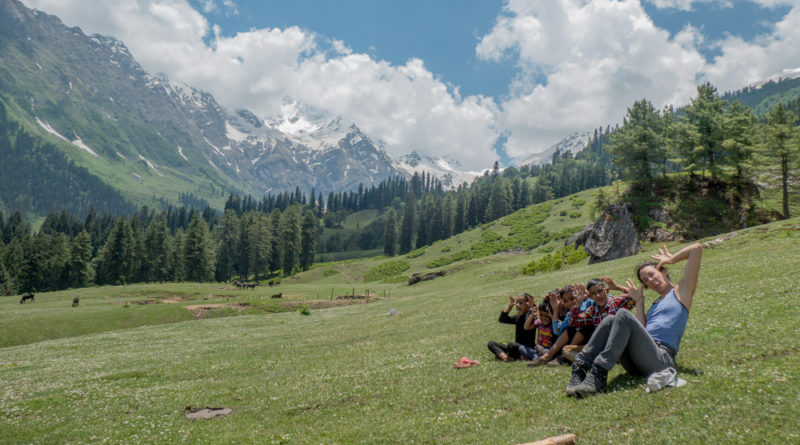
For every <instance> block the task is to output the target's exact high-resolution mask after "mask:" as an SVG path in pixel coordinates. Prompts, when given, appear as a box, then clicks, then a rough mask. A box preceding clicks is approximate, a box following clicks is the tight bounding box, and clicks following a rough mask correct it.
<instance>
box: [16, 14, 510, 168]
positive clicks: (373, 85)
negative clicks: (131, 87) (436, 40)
mask: <svg viewBox="0 0 800 445" xmlns="http://www.w3.org/2000/svg"><path fill="white" fill-rule="evenodd" d="M25 3H26V4H27V5H28V6H30V7H35V8H38V9H41V10H43V11H45V12H48V13H50V14H55V15H57V16H59V17H60V18H62V20H63V21H64V22H65V23H67V24H68V25H70V26H74V25H78V26H81V27H82V28H83V29H84V30H85V32H87V33H100V34H107V35H113V36H115V37H116V38H118V39H120V40H122V41H123V42H125V44H126V45H127V46H128V47H129V49H130V51H131V53H132V54H133V55H134V57H135V58H136V59H137V61H139V62H140V63H141V64H142V66H143V67H144V68H145V69H146V70H147V71H149V72H162V73H166V74H167V75H168V76H169V77H170V78H172V79H175V80H180V81H183V82H186V83H188V84H190V85H192V86H195V87H197V88H201V89H203V90H206V91H209V92H211V93H212V94H214V96H215V97H216V98H217V99H218V100H219V101H220V103H222V104H223V105H224V106H228V107H232V108H247V109H250V110H252V111H254V112H256V113H257V114H260V115H262V116H269V115H274V114H276V113H277V112H278V111H279V109H280V101H281V99H282V98H283V97H284V96H286V95H291V96H293V97H295V98H296V99H298V100H300V101H303V102H306V103H308V104H309V105H312V106H314V107H317V108H322V109H326V110H330V111H332V112H335V113H338V114H342V115H343V116H345V117H346V118H347V119H349V120H352V121H354V122H356V123H357V124H358V125H359V127H361V128H362V129H363V130H364V131H365V132H366V133H367V134H368V135H370V136H371V137H373V138H374V139H377V140H380V141H383V142H384V143H385V144H386V149H387V151H389V153H390V154H392V155H395V156H397V155H400V154H404V153H408V152H410V151H411V150H419V151H421V152H425V153H428V154H431V155H451V156H453V157H455V158H458V159H460V160H461V161H462V164H463V165H464V166H465V167H466V168H470V169H479V168H487V167H489V166H491V164H492V163H493V162H494V160H495V159H497V155H496V154H495V153H494V152H493V151H492V148H491V147H492V144H493V142H494V141H495V140H496V138H497V136H498V134H499V133H498V131H497V130H496V129H495V127H494V122H495V119H496V114H497V109H496V106H495V104H494V101H493V100H492V99H490V98H484V97H479V96H470V97H460V96H459V94H458V92H457V90H454V89H453V88H448V86H447V85H446V84H445V83H444V82H442V81H441V80H440V79H438V78H437V77H436V76H435V75H434V74H433V73H431V72H430V71H428V70H427V69H426V68H425V66H424V64H423V63H422V61H420V60H416V59H412V60H409V61H408V62H407V63H406V64H405V65H402V66H395V65H392V64H389V63H387V62H385V61H381V60H375V59H374V58H372V57H370V56H369V55H366V54H355V53H353V52H352V50H351V49H350V48H349V47H348V46H347V45H346V44H345V43H344V42H340V41H333V42H323V41H321V39H319V38H318V36H316V35H315V34H313V33H311V32H309V31H306V30H301V29H300V28H297V27H290V28H286V29H253V30H250V31H248V32H242V33H239V34H236V35H235V36H232V37H224V36H220V29H219V27H218V26H216V25H214V26H211V25H210V24H209V23H208V21H207V20H206V18H205V17H203V16H202V15H201V14H200V13H199V12H198V11H196V10H195V9H193V8H192V7H191V5H189V3H188V2H187V1H185V0H118V1H115V2H109V1H106V0H81V1H80V2H79V1H78V0H70V1H65V0H25ZM78 3H80V7H78ZM223 5H224V6H226V7H228V8H234V9H235V4H233V3H232V2H230V1H229V0H225V1H223ZM212 6H213V7H214V8H216V3H213V4H212V3H211V1H210V0H209V1H208V2H205V3H203V7H212ZM204 39H205V41H204ZM206 41H210V43H209V44H206Z"/></svg>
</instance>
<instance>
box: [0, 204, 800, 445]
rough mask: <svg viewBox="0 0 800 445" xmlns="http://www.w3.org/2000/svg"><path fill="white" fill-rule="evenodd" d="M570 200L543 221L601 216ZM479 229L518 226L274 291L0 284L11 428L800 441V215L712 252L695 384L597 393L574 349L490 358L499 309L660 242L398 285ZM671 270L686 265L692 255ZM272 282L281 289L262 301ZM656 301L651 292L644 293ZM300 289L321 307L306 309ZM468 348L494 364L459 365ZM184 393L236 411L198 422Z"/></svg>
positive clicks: (72, 436)
mask: <svg viewBox="0 0 800 445" xmlns="http://www.w3.org/2000/svg"><path fill="white" fill-rule="evenodd" d="M576 199H580V198H573V199H563V200H561V202H558V203H556V204H554V205H553V207H552V208H551V209H550V210H549V216H548V218H547V219H546V220H545V221H543V222H542V223H541V224H543V225H548V224H552V227H553V228H557V227H559V225H558V224H557V222H558V221H555V220H554V218H555V219H559V218H561V219H564V221H563V223H564V224H568V225H572V224H573V223H574V224H575V225H577V226H580V225H582V224H585V222H588V221H589V218H588V215H585V214H582V215H581V216H580V217H573V218H570V216H569V212H570V211H572V209H576V208H578V209H580V211H581V212H582V213H588V204H586V205H585V207H583V206H582V205H576V203H575V202H574V201H575V200H576ZM586 201H590V200H589V199H586ZM561 210H566V211H567V212H566V216H564V215H561ZM485 230H497V231H498V232H503V231H504V230H508V229H507V228H505V229H504V228H503V227H502V225H501V224H495V225H494V226H493V227H488V228H484V229H477V230H474V231H471V232H467V233H463V234H461V235H458V236H456V237H454V238H451V239H449V240H446V241H442V242H439V243H436V244H434V245H433V246H430V247H428V248H426V249H425V251H424V253H421V254H420V252H417V253H415V254H414V255H409V256H411V257H413V258H409V257H408V256H401V257H395V258H391V259H389V258H383V259H372V260H357V261H346V262H341V263H327V264H321V265H318V266H316V267H314V268H313V269H312V270H310V271H308V272H305V273H303V274H300V275H298V276H297V277H294V278H289V279H284V280H283V282H282V283H281V285H280V287H279V288H268V287H265V286H262V287H259V288H257V289H255V290H253V291H244V290H241V291H240V290H236V289H235V288H234V287H233V286H231V285H229V284H224V283H211V284H192V283H180V284H149V285H135V286H121V287H99V288H88V289H77V290H69V291H62V292H53V293H46V294H39V295H37V296H36V302H35V303H34V304H25V305H21V304H19V297H18V296H17V297H0V432H1V433H0V437H1V438H2V439H0V442H3V443H47V444H50V443H104V442H108V443H181V442H187V443H248V442H252V443H520V442H527V441H533V440H537V439H541V438H545V437H549V436H554V435H559V434H564V433H574V434H576V435H577V436H578V438H579V441H580V443H753V442H757V443H762V442H775V443H787V442H794V443H797V442H800V432H798V429H797V427H796V423H797V422H796V418H797V415H798V413H800V389H798V385H797V382H798V381H800V355H798V352H800V340H798V339H799V338H800V336H799V335H798V334H800V319H798V316H797V314H798V313H800V290H798V289H800V282H799V281H798V275H797V271H798V270H800V255H798V252H800V219H792V220H789V221H781V222H776V223H773V224H769V225H765V226H759V227H753V228H749V229H745V230H741V231H739V232H737V233H736V235H735V236H732V237H731V238H730V239H729V240H726V241H724V242H721V243H719V244H717V245H715V246H714V247H713V248H708V249H706V250H705V251H704V254H703V268H702V271H701V276H700V284H699V287H698V290H697V293H696V298H695V304H694V306H693V308H692V313H691V316H690V321H689V325H688V327H687V330H686V334H685V336H684V338H683V341H682V343H681V351H680V353H679V355H678V358H677V361H678V364H679V369H678V371H679V373H680V375H681V376H682V377H683V378H684V379H686V380H687V381H688V385H686V386H685V387H682V388H673V389H668V390H664V391H661V392H658V393H655V394H647V393H645V392H644V380H642V379H632V378H630V377H629V376H627V375H626V374H623V373H622V372H621V368H620V367H615V368H614V370H612V372H611V373H610V375H609V382H610V386H611V391H610V393H608V394H604V395H600V396H597V397H593V398H589V399H585V400H576V399H572V398H567V397H565V396H564V388H565V386H566V384H567V381H568V379H569V368H568V367H566V366H564V367H558V368H552V367H539V368H535V369H531V368H528V367H526V366H525V365H524V364H521V363H501V362H497V361H494V360H493V359H492V355H491V354H490V352H489V351H488V350H487V349H486V342H487V341H488V340H498V341H508V340H510V339H512V338H513V327H512V326H509V325H502V324H500V323H498V322H497V317H498V315H499V313H500V311H501V310H502V309H503V308H504V307H505V306H506V304H507V302H508V295H511V294H517V293H519V292H521V291H527V292H530V293H533V294H537V295H541V294H543V293H545V292H546V291H547V290H549V289H552V288H553V287H555V286H561V285H565V284H568V283H571V282H575V281H582V282H585V281H586V280H588V279H590V278H593V277H597V276H601V275H610V276H612V277H614V278H615V279H616V280H617V281H623V280H624V279H625V278H627V277H631V278H633V269H634V267H635V265H636V264H637V263H639V262H641V261H643V260H645V259H647V258H649V255H650V254H652V253H653V252H654V251H655V248H656V246H652V245H646V246H645V247H644V250H643V251H642V253H640V254H639V255H637V256H635V257H630V258H625V259H622V260H618V261H612V262H607V263H601V264H596V265H592V266H588V265H586V264H585V261H584V262H583V263H581V264H578V265H573V266H568V267H565V268H564V269H561V270H558V271H555V272H549V273H542V274H537V275H534V276H525V275H522V274H521V269H522V267H523V266H524V265H525V264H526V263H528V262H529V261H531V260H532V259H535V258H538V257H539V256H541V255H542V254H543V252H544V251H549V250H550V249H552V248H554V247H557V246H558V245H559V244H563V241H551V242H549V243H545V244H541V245H540V246H539V247H537V248H536V249H534V250H532V251H531V252H527V253H523V254H520V253H519V252H513V253H503V254H497V255H490V256H485V257H481V258H475V259H468V260H462V261H456V262H453V263H451V264H449V265H447V266H444V267H442V268H443V269H446V270H448V274H447V275H446V276H444V277H442V278H438V279H436V280H433V281H426V282H422V283H419V284H416V285H414V286H408V285H407V284H405V282H404V281H405V279H406V278H407V277H408V276H409V275H411V273H413V272H419V271H430V270H433V269H432V268H429V267H428V265H429V264H430V263H431V262H432V261H434V260H436V259H438V258H440V257H442V256H446V255H452V254H453V253H455V252H457V251H459V250H463V249H466V248H468V247H469V246H472V245H475V244H476V243H478V242H479V241H480V240H481V239H482V238H481V236H482V232H483V231H485ZM548 230H554V229H548ZM720 237H721V236H720ZM714 238H718V237H714ZM704 241H709V240H704ZM680 246H681V244H680V243H676V244H674V245H673V249H678V248H679V247H680ZM398 260H399V261H400V262H402V263H404V264H405V265H407V268H405V266H403V265H402V264H399V263H397V262H398ZM393 261H394V262H395V263H394V264H392V265H390V266H392V267H388V266H387V267H384V268H379V266H381V265H382V264H385V263H389V262H393ZM398 265H399V266H401V267H398ZM376 268H378V269H379V270H381V271H388V272H385V273H383V275H381V274H380V273H377V274H376V272H375V271H376ZM401 269H402V270H401ZM371 271H372V274H370V272H371ZM398 271H399V272H398ZM671 274H672V276H673V279H675V280H677V279H679V277H680V275H681V274H680V267H676V266H673V268H672V269H671ZM365 276H369V277H370V278H371V279H374V278H375V277H378V279H375V281H369V282H365V281H364V277H365ZM381 277H382V278H381ZM398 277H400V278H398ZM367 289H369V290H370V294H371V295H372V298H371V300H370V302H369V303H368V304H350V305H343V306H336V307H326V306H331V303H330V296H331V295H332V294H333V295H334V296H339V295H347V294H351V293H353V292H355V293H356V294H361V295H363V294H365V293H366V291H367ZM277 292H282V293H283V295H284V298H283V299H281V300H279V301H278V300H274V299H270V298H268V296H269V295H270V294H271V293H277ZM384 295H385V296H386V297H385V298H384ZM74 296H80V298H81V302H80V306H79V307H78V308H72V307H71V301H72V298H73V297H74ZM654 298H655V296H654V294H653V293H646V301H647V304H648V305H649V303H650V302H652V301H653V299H654ZM142 301H150V302H151V303H147V304H144V303H141V302H142ZM326 301H327V303H326ZM362 302H363V301H362ZM299 303H306V304H309V305H310V306H311V307H312V309H311V314H310V315H308V316H306V315H302V314H300V313H298V311H297V310H295V309H294V305H295V304H299ZM212 304H219V305H221V306H210V305H212ZM197 306H200V307H201V308H200V309H197ZM203 306H208V307H210V309H208V310H205V311H204V310H203V309H202V307H203ZM193 307H194V308H193ZM392 309H394V310H396V312H397V315H396V316H392V315H389V312H390V310H392ZM462 356H469V357H471V358H473V359H477V360H480V361H481V362H482V363H481V365H479V366H476V367H473V368H470V369H464V370H455V369H453V367H452V364H453V363H454V362H456V361H457V360H458V359H459V358H460V357H462ZM186 407H192V408H202V407H228V408H231V409H233V413H232V414H231V415H228V416H226V417H221V418H215V419H211V420H202V421H191V420H188V419H187V418H186V417H185V415H184V414H185V408H186Z"/></svg>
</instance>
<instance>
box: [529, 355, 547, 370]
mask: <svg viewBox="0 0 800 445" xmlns="http://www.w3.org/2000/svg"><path fill="white" fill-rule="evenodd" d="M546 362H547V360H545V359H543V358H542V357H536V359H535V360H532V361H530V362H528V366H530V367H531V368H533V367H534V366H540V365H543V364H545V363H546Z"/></svg>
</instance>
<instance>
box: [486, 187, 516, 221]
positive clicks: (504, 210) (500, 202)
mask: <svg viewBox="0 0 800 445" xmlns="http://www.w3.org/2000/svg"><path fill="white" fill-rule="evenodd" d="M491 190H492V191H491V194H490V195H489V205H488V206H487V207H486V217H485V220H486V221H494V220H496V219H499V218H502V217H503V216H506V215H508V214H510V213H511V211H512V209H513V206H512V197H511V188H510V185H509V183H508V180H507V179H506V178H504V177H502V176H494V181H493V182H492V189H491Z"/></svg>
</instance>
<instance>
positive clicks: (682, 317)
mask: <svg viewBox="0 0 800 445" xmlns="http://www.w3.org/2000/svg"><path fill="white" fill-rule="evenodd" d="M688 321H689V310H688V309H686V306H684V305H683V303H681V302H680V301H678V297H676V296H675V288H672V289H670V291H669V293H667V295H664V298H662V299H661V301H659V302H658V303H653V305H652V306H650V310H649V311H647V332H648V333H649V334H650V337H652V338H653V340H656V341H659V342H661V343H665V344H667V345H668V346H669V347H671V348H672V349H674V350H675V353H676V354H677V353H678V346H679V345H680V343H681V337H683V331H684V330H685V329H686V323H687V322H688Z"/></svg>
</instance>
